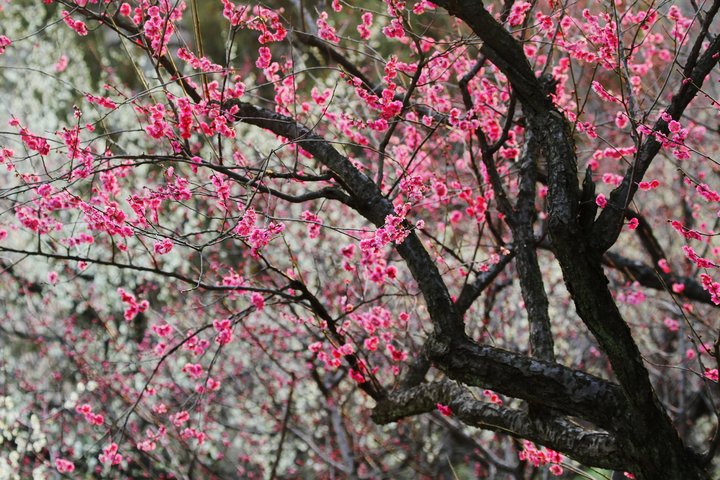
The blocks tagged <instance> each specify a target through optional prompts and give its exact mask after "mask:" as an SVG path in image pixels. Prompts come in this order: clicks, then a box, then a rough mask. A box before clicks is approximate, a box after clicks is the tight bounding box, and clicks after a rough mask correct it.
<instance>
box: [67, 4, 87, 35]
mask: <svg viewBox="0 0 720 480" xmlns="http://www.w3.org/2000/svg"><path fill="white" fill-rule="evenodd" d="M61 15H62V17H63V21H65V24H66V25H67V26H68V27H70V28H72V29H73V30H75V32H77V34H78V35H81V36H85V35H87V34H88V29H87V26H86V25H85V23H84V22H82V21H80V20H74V19H73V18H72V17H71V16H70V13H69V12H67V11H64V10H63V11H62V12H61Z"/></svg>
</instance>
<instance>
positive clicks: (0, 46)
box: [0, 35, 12, 55]
mask: <svg viewBox="0 0 720 480" xmlns="http://www.w3.org/2000/svg"><path fill="white" fill-rule="evenodd" d="M10 45H12V41H11V40H10V39H9V38H8V37H6V36H5V35H0V55H2V54H3V53H5V49H6V48H7V47H9V46H10Z"/></svg>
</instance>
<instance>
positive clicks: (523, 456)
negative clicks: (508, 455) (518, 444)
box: [518, 440, 563, 476]
mask: <svg viewBox="0 0 720 480" xmlns="http://www.w3.org/2000/svg"><path fill="white" fill-rule="evenodd" d="M518 457H519V458H520V460H526V461H528V462H530V463H532V464H533V465H535V467H540V466H543V465H546V464H548V463H550V464H552V465H551V466H550V473H552V474H553V475H556V476H560V475H562V473H563V468H562V467H561V466H560V465H559V463H561V462H562V461H563V456H562V454H560V453H559V452H556V451H555V450H550V449H549V448H542V449H538V448H537V447H535V444H534V443H532V442H530V441H528V440H524V441H523V449H522V450H520V452H518Z"/></svg>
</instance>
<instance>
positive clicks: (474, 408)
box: [372, 380, 628, 470]
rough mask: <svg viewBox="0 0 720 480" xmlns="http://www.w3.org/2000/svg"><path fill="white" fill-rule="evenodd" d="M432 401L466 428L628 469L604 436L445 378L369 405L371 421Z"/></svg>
mask: <svg viewBox="0 0 720 480" xmlns="http://www.w3.org/2000/svg"><path fill="white" fill-rule="evenodd" d="M438 403H441V404H444V405H448V406H449V407H450V408H451V410H452V412H453V415H454V416H455V417H457V418H458V419H459V420H460V421H462V422H463V423H465V424H466V425H470V426H474V427H478V428H482V429H485V430H492V431H495V432H500V433H506V434H509V435H512V436H514V437H518V438H525V439H528V440H531V441H533V442H537V443H539V444H542V445H545V446H546V447H549V448H552V449H554V450H557V451H560V452H563V453H564V454H566V455H568V456H570V457H572V458H574V459H575V460H577V461H579V462H581V463H582V464H584V465H589V466H596V467H601V468H609V469H615V470H624V469H627V468H628V461H627V460H626V459H625V458H624V455H623V451H622V449H621V447H620V446H619V445H618V442H617V441H616V440H615V438H614V437H613V436H612V435H610V434H608V433H606V432H602V431H592V430H586V429H584V428H581V427H579V426H577V425H574V424H572V423H570V422H568V421H567V420H564V419H561V418H549V419H535V418H532V417H531V416H530V415H528V413H527V412H523V411H520V410H514V409H511V408H505V407H501V406H498V405H495V404H493V403H486V402H482V401H478V400H476V399H475V397H474V396H473V395H472V394H471V393H470V392H469V391H468V390H467V389H465V388H463V387H461V386H459V385H458V384H456V383H455V382H452V381H448V380H444V381H441V382H433V383H424V384H422V385H418V386H416V387H413V388H410V389H407V390H403V391H400V392H396V393H393V394H391V395H390V396H389V397H388V398H387V399H384V400H383V401H381V402H380V403H379V404H378V405H377V406H376V407H375V409H374V410H373V414H372V418H373V420H374V421H375V422H376V423H380V424H386V423H390V422H394V421H397V420H400V419H401V418H404V417H409V416H412V415H418V414H420V413H427V412H432V411H434V410H435V409H436V404H438Z"/></svg>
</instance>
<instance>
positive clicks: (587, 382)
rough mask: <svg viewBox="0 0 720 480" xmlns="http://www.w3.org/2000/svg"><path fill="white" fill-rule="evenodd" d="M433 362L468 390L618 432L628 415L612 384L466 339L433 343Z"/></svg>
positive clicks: (431, 347)
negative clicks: (474, 388)
mask: <svg viewBox="0 0 720 480" xmlns="http://www.w3.org/2000/svg"><path fill="white" fill-rule="evenodd" d="M427 350H428V356H429V357H430V360H431V361H433V362H434V363H435V364H436V365H437V366H438V368H440V369H441V370H443V371H444V372H445V374H446V375H447V376H448V377H450V378H452V379H453V380H457V381H459V382H462V383H464V384H466V385H470V386H477V387H483V388H490V389H492V390H495V391H497V392H500V393H502V394H504V395H508V396H511V397H515V398H520V399H523V400H526V401H528V402H530V403H532V404H537V405H540V406H545V407H548V408H552V409H555V410H557V411H559V412H562V413H564V414H566V415H571V416H576V417H580V418H584V419H586V420H588V421H591V422H593V423H595V424H596V425H597V426H599V427H601V428H605V429H608V430H612V427H613V426H617V422H623V418H622V415H621V414H619V413H618V412H625V411H627V406H626V402H625V399H624V398H623V395H622V391H621V389H620V387H619V386H618V385H616V384H614V383H612V382H609V381H607V380H603V379H601V378H598V377H595V376H593V375H589V374H587V373H584V372H581V371H577V370H573V369H570V368H568V367H565V366H563V365H559V364H555V363H549V362H544V361H541V360H536V359H533V358H530V357H526V356H525V355H522V354H520V353H515V352H510V351H507V350H502V349H499V348H495V347H491V346H488V345H478V344H477V343H475V342H473V341H471V340H469V339H465V340H460V341H456V342H453V343H443V342H442V341H439V340H438V339H431V340H430V341H429V342H428V345H427Z"/></svg>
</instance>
